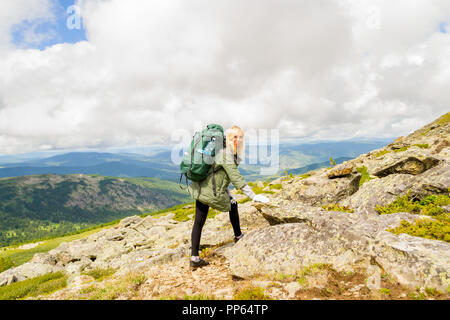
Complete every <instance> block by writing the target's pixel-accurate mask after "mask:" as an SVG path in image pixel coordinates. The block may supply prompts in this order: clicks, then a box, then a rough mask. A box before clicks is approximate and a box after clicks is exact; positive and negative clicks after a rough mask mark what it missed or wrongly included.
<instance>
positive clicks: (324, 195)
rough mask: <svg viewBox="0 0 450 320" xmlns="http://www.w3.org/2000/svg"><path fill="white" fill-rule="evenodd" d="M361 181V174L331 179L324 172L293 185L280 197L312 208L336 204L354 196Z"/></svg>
mask: <svg viewBox="0 0 450 320" xmlns="http://www.w3.org/2000/svg"><path fill="white" fill-rule="evenodd" d="M360 180H361V174H360V173H358V174H351V175H350V176H348V177H342V178H336V179H329V178H328V176H327V174H326V172H323V173H322V174H320V175H314V176H311V177H309V178H306V179H302V180H298V181H296V182H295V183H292V184H291V185H289V187H287V188H285V190H283V191H282V192H281V193H280V195H281V197H282V198H283V199H287V200H296V201H301V202H303V203H305V204H307V205H311V206H322V205H327V204H336V203H338V202H339V201H341V200H343V199H344V198H346V197H348V196H350V195H352V194H354V193H355V192H356V191H357V190H358V188H359V181H360Z"/></svg>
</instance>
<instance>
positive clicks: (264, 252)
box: [224, 202, 450, 290]
mask: <svg viewBox="0 0 450 320" xmlns="http://www.w3.org/2000/svg"><path fill="white" fill-rule="evenodd" d="M258 208H259V210H260V211H261V213H262V214H263V215H264V217H265V218H266V219H267V220H268V221H269V222H270V223H271V226H269V227H266V228H263V229H259V230H255V231H252V232H250V233H248V234H247V235H246V237H244V238H243V239H242V240H241V241H239V242H238V243H237V244H236V245H235V246H233V247H230V248H228V249H226V250H224V255H225V256H226V257H227V259H228V261H229V263H230V270H231V272H232V274H233V275H235V276H238V277H241V278H249V277H252V276H256V275H265V274H279V273H284V274H295V273H296V272H298V271H299V270H300V269H301V268H303V267H307V266H309V265H311V264H316V263H326V264H330V265H332V267H333V268H335V269H336V270H339V271H358V272H366V270H367V268H369V267H370V266H371V265H372V264H374V263H376V264H377V265H379V266H380V267H381V269H382V270H384V271H385V272H388V273H389V274H391V275H392V276H393V277H395V278H397V279H398V280H399V281H400V282H401V283H402V284H404V285H406V286H409V287H411V288H414V287H415V286H416V285H421V286H426V285H430V286H433V287H435V288H438V289H439V290H442V289H443V288H446V286H447V285H448V281H449V280H448V279H449V276H450V275H449V273H448V271H446V270H445V269H443V268H444V266H445V263H447V265H448V259H450V250H449V249H450V244H448V243H445V242H442V241H434V240H428V239H422V238H416V237H405V236H404V235H401V236H397V235H394V234H392V233H389V232H386V231H385V229H387V228H390V227H396V226H398V225H399V224H400V222H401V221H402V220H407V221H409V222H414V221H415V220H416V219H423V218H424V217H422V216H419V215H413V214H409V213H397V214H391V215H383V216H380V217H375V216H368V217H364V215H362V214H360V213H358V212H355V213H352V214H349V213H342V212H328V211H322V210H319V209H318V208H310V209H309V210H308V207H307V206H305V205H304V204H302V203H297V205H295V204H293V202H291V203H288V202H280V203H278V204H277V206H268V205H259V206H258ZM399 244H400V246H401V245H403V247H404V248H409V249H410V250H409V251H408V250H406V251H404V252H403V255H404V256H403V258H402V256H401V254H400V253H395V254H394V253H392V251H393V250H394V251H395V250H397V249H396V246H398V245H399ZM422 249H423V250H422ZM399 262H401V264H402V266H401V267H398V266H396V264H397V263H399ZM409 270H414V272H415V273H420V276H418V277H417V279H415V280H414V281H412V280H411V274H412V273H411V272H410V271H409Z"/></svg>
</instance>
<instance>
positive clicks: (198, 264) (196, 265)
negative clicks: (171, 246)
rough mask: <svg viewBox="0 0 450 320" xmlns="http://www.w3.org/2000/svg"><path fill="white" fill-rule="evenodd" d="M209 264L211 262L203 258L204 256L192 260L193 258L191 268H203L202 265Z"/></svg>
mask: <svg viewBox="0 0 450 320" xmlns="http://www.w3.org/2000/svg"><path fill="white" fill-rule="evenodd" d="M208 264H209V262H208V261H206V260H203V259H202V258H200V260H199V261H192V260H191V263H190V265H191V268H193V269H196V268H201V267H204V266H207V265H208Z"/></svg>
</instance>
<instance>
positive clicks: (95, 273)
mask: <svg viewBox="0 0 450 320" xmlns="http://www.w3.org/2000/svg"><path fill="white" fill-rule="evenodd" d="M115 272H116V270H114V269H113V268H108V269H100V268H96V269H92V270H89V271H87V272H83V273H82V274H84V275H87V276H91V277H93V278H94V279H95V280H97V281H101V280H103V279H105V278H107V277H109V276H110V275H112V274H114V273H115Z"/></svg>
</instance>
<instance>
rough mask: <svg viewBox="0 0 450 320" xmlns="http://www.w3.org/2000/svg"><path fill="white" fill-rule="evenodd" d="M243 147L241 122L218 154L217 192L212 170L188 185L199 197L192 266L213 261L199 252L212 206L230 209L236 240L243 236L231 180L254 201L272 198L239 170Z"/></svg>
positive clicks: (193, 194) (264, 200)
mask: <svg viewBox="0 0 450 320" xmlns="http://www.w3.org/2000/svg"><path fill="white" fill-rule="evenodd" d="M243 151H244V131H242V129H241V128H239V127H238V126H233V127H232V128H231V129H229V130H228V131H227V133H226V146H225V147H224V148H223V149H221V150H220V151H219V152H218V153H217V154H216V157H215V165H214V179H215V184H216V196H214V194H213V189H212V179H211V177H212V175H211V174H210V175H208V177H207V178H206V179H205V180H203V181H201V182H193V183H191V184H190V185H189V187H188V192H189V194H190V195H191V197H192V198H194V199H196V201H195V220H194V226H193V228H192V235H191V242H192V249H191V250H192V252H191V261H190V266H191V267H192V268H198V267H203V266H206V265H208V264H209V262H207V261H205V260H203V259H201V258H200V257H199V254H198V251H199V247H200V238H201V235H202V229H203V226H204V224H205V221H206V216H207V215H208V210H209V207H212V208H214V209H216V210H218V211H221V212H227V211H228V212H229V214H230V222H231V225H232V227H233V231H234V242H237V241H238V240H239V239H241V238H242V237H243V234H242V232H241V227H240V224H239V214H238V204H237V201H236V198H235V197H233V196H232V195H231V194H230V192H229V190H228V185H229V184H230V182H231V183H232V184H233V186H234V187H235V188H236V189H241V190H242V192H243V193H244V194H245V195H246V196H248V197H249V198H250V199H252V200H253V201H258V202H264V203H267V202H269V199H268V198H267V197H265V196H264V195H261V194H258V195H256V194H255V193H254V192H253V191H252V189H250V187H249V186H248V184H247V183H246V181H245V179H244V177H243V176H242V175H241V173H240V172H239V169H238V167H237V166H238V165H239V163H240V162H241V160H242V159H243Z"/></svg>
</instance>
